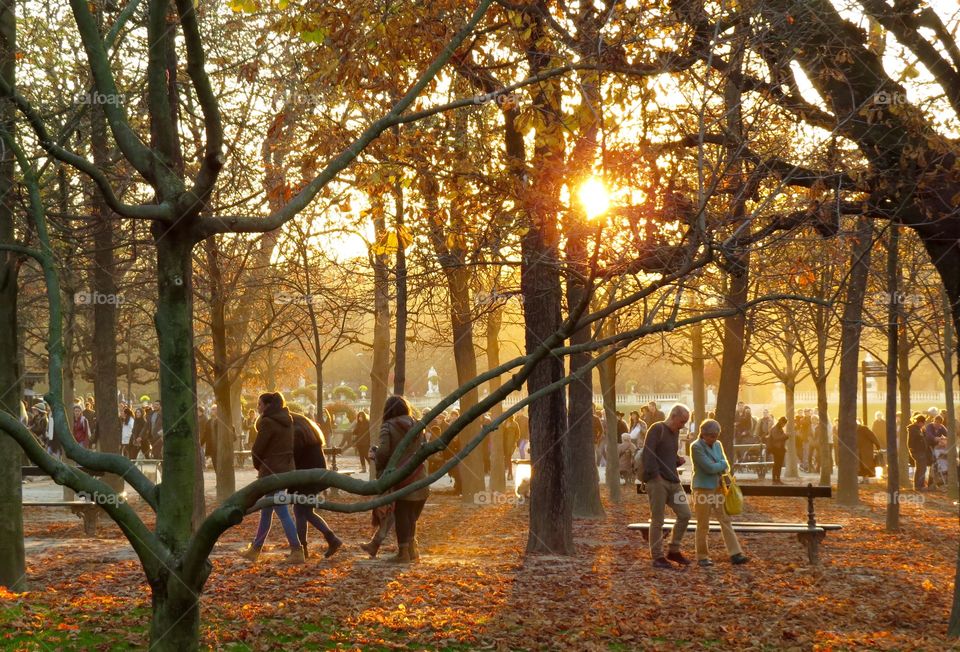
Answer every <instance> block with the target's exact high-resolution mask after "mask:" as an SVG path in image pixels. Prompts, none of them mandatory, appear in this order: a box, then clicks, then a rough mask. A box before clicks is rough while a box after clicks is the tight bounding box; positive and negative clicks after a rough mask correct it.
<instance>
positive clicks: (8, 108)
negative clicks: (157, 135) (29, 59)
mask: <svg viewBox="0 0 960 652" xmlns="http://www.w3.org/2000/svg"><path fill="white" fill-rule="evenodd" d="M16 20H17V19H16V5H15V4H14V3H13V2H3V3H2V4H0V75H2V76H3V79H4V81H5V82H6V83H7V84H9V85H10V86H11V87H13V85H14V81H15V77H16V75H15V58H14V55H15V54H16V51H17V45H16V33H17V23H16ZM0 111H2V113H0V120H3V126H4V128H5V129H6V130H7V131H8V133H10V134H13V133H15V131H14V129H15V127H14V119H15V117H16V109H15V108H14V107H13V105H12V103H11V102H5V103H4V105H3V108H2V109H0ZM14 173H15V164H14V157H13V152H12V151H10V148H9V147H4V148H3V149H2V150H0V199H2V201H0V243H4V244H13V243H15V242H16V232H15V229H14V225H13V218H14V212H13V207H14V202H13V199H12V198H13V195H14ZM19 269H20V263H19V261H18V260H17V255H16V254H14V253H12V252H3V251H0V410H3V411H4V412H9V413H10V414H14V415H16V416H17V417H18V418H19V416H20V392H21V386H20V377H21V373H22V371H23V370H22V369H21V368H20V364H19V360H18V355H19V351H20V346H19V343H18V341H17V339H18V338H17V335H18V331H17V299H18V292H17V279H18V276H19ZM20 459H21V451H20V447H19V446H18V445H17V444H16V443H15V442H14V440H13V439H12V438H10V437H9V436H7V435H6V434H5V433H3V432H0V586H4V587H6V588H8V589H10V590H11V591H25V590H26V588H27V577H26V565H25V560H24V552H23V504H22V494H21V492H22V489H21V477H20Z"/></svg>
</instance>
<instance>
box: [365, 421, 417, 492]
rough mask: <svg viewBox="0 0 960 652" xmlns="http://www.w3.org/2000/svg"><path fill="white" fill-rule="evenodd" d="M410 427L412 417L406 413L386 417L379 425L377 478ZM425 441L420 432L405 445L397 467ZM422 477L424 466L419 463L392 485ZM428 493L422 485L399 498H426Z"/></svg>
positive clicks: (398, 485) (399, 485) (401, 484)
mask: <svg viewBox="0 0 960 652" xmlns="http://www.w3.org/2000/svg"><path fill="white" fill-rule="evenodd" d="M412 427H413V417H410V416H407V415H403V416H399V417H394V418H393V419H387V420H386V421H384V422H383V425H382V426H381V427H380V445H379V446H378V447H377V460H376V461H377V477H378V478H379V477H380V476H381V475H382V474H383V469H385V468H386V466H387V462H389V461H390V457H391V456H392V455H393V451H394V450H396V448H397V445H398V444H399V443H400V442H401V441H402V440H403V438H404V436H405V435H406V434H407V432H409V430H410V428H412ZM425 443H426V437H425V436H424V434H423V433H422V432H421V433H420V434H419V435H417V436H416V438H415V439H414V440H413V441H412V442H410V443H409V444H408V445H407V447H406V449H405V450H404V453H403V457H402V458H401V459H400V461H398V462H397V468H399V467H400V466H402V465H403V464H404V463H405V462H406V460H407V459H409V458H410V456H411V455H413V454H414V453H416V451H417V450H418V449H419V448H420V447H421V446H423V445H424V444H425ZM423 477H426V467H425V466H424V465H423V464H421V465H420V466H419V467H418V468H417V469H416V470H415V471H414V472H413V473H411V474H410V475H409V476H407V478H405V479H404V480H402V481H401V482H400V483H399V484H397V485H396V486H395V487H393V489H397V488H400V487H402V486H403V485H404V484H405V483H409V482H412V481H414V480H419V479H420V478H423ZM429 495H430V488H429V487H423V488H421V489H417V490H416V491H413V492H411V493H409V494H407V495H406V496H404V497H403V498H401V499H400V500H426V499H427V496H429Z"/></svg>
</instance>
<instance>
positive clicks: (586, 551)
mask: <svg viewBox="0 0 960 652" xmlns="http://www.w3.org/2000/svg"><path fill="white" fill-rule="evenodd" d="M877 490H878V488H876V487H871V488H869V489H868V488H866V487H864V488H863V489H862V491H861V496H862V498H863V499H864V500H865V504H864V506H863V507H860V508H857V509H853V510H846V509H840V508H837V507H836V506H835V505H833V504H832V502H831V501H823V500H821V501H818V517H819V518H820V520H822V521H824V522H827V521H830V522H839V523H842V524H843V525H844V529H843V531H842V532H839V533H831V534H830V535H829V536H828V538H827V540H826V542H825V544H824V546H823V547H822V548H821V556H822V565H821V566H820V567H818V568H812V567H809V566H808V564H807V563H806V557H805V553H804V550H803V549H802V548H801V547H800V545H799V544H798V543H797V542H796V540H795V539H793V538H791V537H790V536H788V535H765V536H753V537H744V538H743V539H742V541H743V545H744V548H745V550H746V552H747V554H748V555H749V556H750V557H752V563H750V564H748V565H746V566H743V567H734V566H731V565H730V564H729V563H727V562H726V559H725V556H724V555H723V554H722V544H721V541H720V539H719V535H711V545H712V549H713V552H714V559H715V560H717V562H718V563H717V565H716V566H715V567H714V568H712V569H699V568H695V567H694V568H689V569H687V570H685V571H673V572H671V571H657V570H654V569H653V568H652V567H651V565H650V562H649V555H648V553H647V550H646V548H645V546H644V543H643V541H642V539H641V538H640V536H639V534H636V533H632V532H628V531H627V529H626V524H627V523H629V522H632V521H636V520H640V519H643V518H647V517H648V515H649V512H648V509H647V505H646V500H645V499H644V498H641V497H638V496H636V495H634V494H632V493H630V492H626V493H627V495H626V496H625V501H624V504H623V505H620V506H617V505H612V504H609V503H608V504H607V505H606V508H607V515H606V517H605V518H603V519H600V520H580V521H577V522H576V524H575V536H576V545H577V556H576V557H574V558H560V557H552V558H537V559H525V558H524V556H523V550H524V546H525V543H526V530H527V516H526V512H527V509H526V507H524V506H516V505H497V506H488V507H474V506H466V505H462V504H461V503H460V502H459V501H458V500H457V499H456V498H454V497H453V496H450V495H442V494H436V493H435V494H434V495H433V496H432V497H431V500H430V503H429V505H428V507H427V509H426V510H425V511H424V515H423V517H422V520H421V534H420V539H421V540H422V544H421V547H422V549H423V560H422V562H421V563H419V564H417V565H412V566H408V567H396V566H393V565H390V564H387V563H384V562H379V561H369V560H367V559H366V555H365V554H364V553H363V552H362V551H361V550H359V549H358V548H357V547H356V544H357V543H359V542H361V541H363V540H365V538H366V537H367V536H368V534H369V527H368V525H369V521H368V517H367V515H351V516H347V515H337V514H335V515H332V516H330V518H329V521H330V523H331V524H332V525H333V527H334V528H335V530H336V531H337V532H338V533H339V534H340V536H341V537H342V538H344V539H345V540H346V541H347V542H348V545H347V546H345V547H344V548H343V549H342V550H341V552H340V553H338V554H337V555H336V556H335V557H334V558H333V559H332V560H322V559H320V560H318V559H311V560H309V561H308V563H307V564H306V565H305V566H302V567H291V566H286V565H284V564H282V563H281V559H282V557H283V555H284V554H285V544H284V543H283V541H282V539H283V535H282V532H281V531H280V528H279V526H278V525H275V526H274V531H273V532H272V533H271V537H270V540H269V541H270V543H271V544H272V545H271V546H268V550H267V552H266V554H265V555H264V556H263V557H261V561H260V562H259V563H257V564H256V565H253V564H251V563H249V562H247V561H245V560H242V559H239V558H238V557H237V552H238V551H239V550H240V549H241V548H242V547H243V546H244V545H245V544H246V542H247V541H249V539H250V538H251V537H252V534H253V531H254V529H255V526H256V523H255V519H254V518H247V519H246V520H245V521H244V523H243V524H242V525H241V526H239V527H238V528H235V529H234V530H232V531H230V532H229V533H228V534H227V535H226V537H225V538H224V540H223V541H221V543H220V544H219V546H218V547H217V549H216V552H215V554H214V557H213V563H214V571H213V574H212V575H211V578H210V581H209V584H208V588H207V592H206V594H205V596H204V606H203V643H204V645H205V646H209V647H211V648H214V649H227V650H247V649H251V650H271V649H276V650H288V649H326V648H344V649H446V650H466V649H478V648H483V649H496V650H508V649H560V648H563V649H571V650H598V649H613V650H621V649H623V650H627V649H631V650H632V649H643V650H674V649H697V650H700V649H717V650H728V649H747V650H811V649H817V650H942V649H951V648H957V645H956V643H954V642H952V641H950V640H949V639H946V638H945V636H944V633H945V630H946V622H947V618H948V615H949V608H950V603H951V594H952V581H953V574H954V570H955V564H956V559H957V540H958V537H957V532H958V518H957V514H956V508H955V507H954V506H953V504H952V502H951V501H948V500H946V499H945V497H943V496H942V495H939V496H938V495H925V496H924V499H925V500H924V504H922V505H917V504H909V505H904V506H903V507H902V512H903V526H904V528H903V531H902V532H901V533H897V534H888V533H886V532H885V531H884V510H883V506H882V505H881V504H878V503H879V502H880V501H877V500H876V497H877V496H876V491H877ZM804 516H805V503H804V501H801V500H797V499H763V498H752V499H749V503H748V510H747V513H746V514H745V516H744V518H745V519H750V520H754V519H755V518H756V519H766V518H773V519H776V520H803V518H804ZM26 520H27V522H26V529H27V535H28V539H27V546H28V556H29V558H28V566H29V574H30V584H31V590H30V591H29V592H28V593H25V594H20V595H12V594H9V593H0V647H2V648H3V649H23V650H63V649H68V650H69V649H76V650H81V649H82V650H90V649H104V650H112V649H129V648H131V647H135V648H143V647H146V646H147V637H146V631H147V625H148V621H149V609H150V597H149V591H148V588H147V586H146V584H145V583H144V581H143V580H142V576H141V574H140V572H139V569H138V565H137V562H136V560H135V559H133V558H132V556H131V554H130V551H129V548H128V547H127V546H126V545H125V544H124V542H123V540H122V539H121V538H120V535H119V531H118V530H116V528H115V527H113V526H112V525H107V526H101V533H100V534H101V538H99V539H95V540H90V539H84V538H83V536H82V528H81V525H80V523H79V521H75V520H74V519H73V517H71V516H69V515H66V514H57V513H56V510H49V509H48V510H37V511H28V512H27V514H26ZM317 543H318V546H317V547H318V548H322V545H321V544H322V540H319V539H317ZM685 544H686V545H685V548H686V550H687V551H688V553H690V554H692V548H693V538H692V536H691V535H688V536H687V538H686V539H685ZM392 551H393V547H392V546H391V547H390V548H389V549H388V550H387V552H392Z"/></svg>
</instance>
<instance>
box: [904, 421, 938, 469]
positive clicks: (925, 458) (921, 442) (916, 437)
mask: <svg viewBox="0 0 960 652" xmlns="http://www.w3.org/2000/svg"><path fill="white" fill-rule="evenodd" d="M923 425H924V424H921V423H911V424H910V425H909V426H907V446H908V447H909V448H910V457H912V458H913V460H914V461H915V462H917V463H919V464H930V462H932V461H933V460H932V459H931V456H930V448H929V447H928V446H927V440H926V439H925V438H924V436H923Z"/></svg>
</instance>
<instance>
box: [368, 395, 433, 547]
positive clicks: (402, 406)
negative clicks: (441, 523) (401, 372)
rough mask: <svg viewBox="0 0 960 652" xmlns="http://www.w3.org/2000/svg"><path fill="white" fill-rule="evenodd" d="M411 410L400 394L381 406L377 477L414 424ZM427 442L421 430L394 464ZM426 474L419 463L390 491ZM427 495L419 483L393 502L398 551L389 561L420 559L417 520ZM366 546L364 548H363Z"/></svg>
mask: <svg viewBox="0 0 960 652" xmlns="http://www.w3.org/2000/svg"><path fill="white" fill-rule="evenodd" d="M411 412H412V410H411V409H410V404H409V403H407V400H406V399H405V398H403V397H402V396H390V397H389V398H387V402H386V404H385V405H384V408H383V423H382V425H381V426H380V443H379V445H378V446H377V447H376V449H371V450H373V451H375V452H374V455H375V460H376V464H377V477H380V476H381V475H382V474H383V472H384V470H385V469H386V467H387V463H388V462H389V461H390V458H391V457H392V456H393V453H394V451H395V450H397V448H398V447H399V445H400V442H401V441H403V439H404V438H405V437H406V435H407V432H409V431H410V429H411V428H412V427H413V426H414V420H413V416H411ZM425 443H426V438H425V436H424V433H423V432H422V431H421V432H420V433H419V434H418V435H417V436H416V437H415V438H414V440H413V441H412V442H410V443H409V444H408V445H407V447H406V448H405V450H404V452H403V453H402V456H401V458H400V459H399V460H398V461H397V468H399V467H401V466H403V465H404V463H406V461H407V460H408V459H409V458H410V457H412V456H413V455H414V454H415V453H416V452H417V449H418V448H420V447H421V446H423V445H424V444H425ZM426 476H427V468H426V464H424V463H422V462H421V463H420V465H419V466H417V467H416V469H414V471H413V472H412V473H411V474H410V475H409V476H407V477H406V478H404V479H403V480H401V481H400V482H399V483H397V484H395V485H394V486H393V487H391V489H390V491H396V490H397V489H400V488H401V487H404V486H406V485H408V484H410V483H411V482H415V481H417V480H421V479H423V478H425V477H426ZM429 495H430V488H429V487H420V488H419V489H415V490H414V491H411V492H410V493H408V494H406V495H404V496H403V497H402V498H398V499H397V501H396V502H394V503H393V505H394V521H395V525H396V531H397V547H398V548H399V551H398V552H397V555H396V556H395V557H392V558H391V559H390V560H389V561H391V562H396V563H409V562H411V561H417V560H419V559H420V550H419V543H418V541H417V538H416V537H417V521H418V520H419V518H420V513H421V512H422V511H423V506H424V505H425V504H426V502H427V497H428V496H429ZM364 550H366V548H364Z"/></svg>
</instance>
